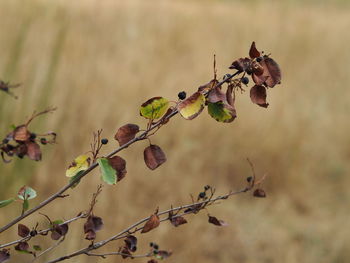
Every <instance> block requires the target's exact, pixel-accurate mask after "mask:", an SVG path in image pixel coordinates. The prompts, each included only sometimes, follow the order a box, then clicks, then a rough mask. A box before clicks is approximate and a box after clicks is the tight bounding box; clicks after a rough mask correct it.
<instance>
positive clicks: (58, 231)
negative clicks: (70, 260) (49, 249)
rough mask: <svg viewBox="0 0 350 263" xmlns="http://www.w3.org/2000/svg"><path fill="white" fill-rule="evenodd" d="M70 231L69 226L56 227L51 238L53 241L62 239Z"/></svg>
mask: <svg viewBox="0 0 350 263" xmlns="http://www.w3.org/2000/svg"><path fill="white" fill-rule="evenodd" d="M68 229H69V227H68V224H63V225H56V226H55V227H54V228H53V230H52V232H51V238H52V239H53V240H58V239H60V238H61V237H62V236H64V235H66V234H67V232H68Z"/></svg>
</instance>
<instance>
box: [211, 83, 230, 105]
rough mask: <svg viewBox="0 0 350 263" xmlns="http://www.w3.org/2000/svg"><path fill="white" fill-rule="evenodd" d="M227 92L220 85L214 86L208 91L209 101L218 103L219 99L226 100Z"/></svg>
mask: <svg viewBox="0 0 350 263" xmlns="http://www.w3.org/2000/svg"><path fill="white" fill-rule="evenodd" d="M226 100H227V99H226V94H225V93H224V92H223V91H222V90H221V88H220V87H217V88H214V89H212V90H211V91H209V93H208V98H207V101H208V102H210V103H216V102H218V101H222V102H225V101H226Z"/></svg>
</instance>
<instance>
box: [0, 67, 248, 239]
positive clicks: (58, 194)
mask: <svg viewBox="0 0 350 263" xmlns="http://www.w3.org/2000/svg"><path fill="white" fill-rule="evenodd" d="M240 73H242V72H241V71H237V72H236V73H234V74H232V75H230V76H229V77H227V78H225V79H224V80H223V81H221V82H219V83H218V84H217V85H215V88H216V87H220V86H222V85H223V84H224V83H226V82H227V81H229V80H230V79H232V78H233V77H235V76H236V75H238V74H240ZM176 114H178V110H177V109H175V110H174V111H173V112H172V113H170V114H169V115H168V116H167V117H166V118H165V119H160V120H159V121H157V122H155V123H154V124H152V125H150V127H149V128H148V129H147V130H146V131H144V132H143V133H141V134H140V135H139V136H137V137H135V138H134V139H132V140H130V141H129V142H127V143H125V144H124V145H122V146H120V147H119V148H117V149H115V150H114V151H112V152H111V153H109V154H108V155H107V156H106V157H107V158H109V157H112V156H113V155H115V154H117V153H118V152H120V151H122V150H124V149H126V148H127V147H129V146H130V145H131V144H134V143H135V142H137V141H141V140H144V139H145V138H146V137H147V135H148V133H149V132H151V131H153V130H154V129H156V128H157V127H158V126H161V125H162V124H163V123H164V121H168V120H169V119H171V118H172V117H174V116H175V115H176ZM97 166H98V164H97V163H96V162H94V163H92V164H91V165H90V167H89V168H88V169H86V170H85V171H84V172H82V173H81V174H80V176H78V177H77V178H76V180H73V181H72V182H70V183H68V184H67V185H65V186H64V187H62V188H61V189H60V190H58V191H57V192H56V193H55V194H53V195H51V196H50V197H48V198H47V199H46V200H44V201H42V202H41V203H40V204H38V205H37V206H36V207H34V208H32V209H30V210H27V211H26V212H25V213H24V214H23V215H21V216H18V217H17V218H15V219H13V220H12V221H11V222H9V223H8V224H7V225H5V226H3V227H2V228H0V233H2V232H4V231H5V230H7V229H9V228H10V227H12V226H13V225H15V224H17V223H18V222H20V221H21V220H23V219H24V218H26V217H27V216H29V215H31V214H33V213H34V212H36V211H38V210H39V209H41V208H43V207H44V206H46V205H47V204H49V203H51V202H52V201H54V200H55V199H57V198H58V197H59V196H61V195H62V194H63V193H64V192H66V191H67V190H68V189H69V188H71V187H72V186H73V185H74V184H75V183H76V182H77V181H79V180H80V179H82V178H83V177H85V176H86V175H87V174H89V173H90V172H91V171H92V170H94V169H95V168H96V167H97Z"/></svg>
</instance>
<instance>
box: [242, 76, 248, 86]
mask: <svg viewBox="0 0 350 263" xmlns="http://www.w3.org/2000/svg"><path fill="white" fill-rule="evenodd" d="M242 83H243V84H244V85H247V84H248V83H249V79H248V78H247V77H244V78H242Z"/></svg>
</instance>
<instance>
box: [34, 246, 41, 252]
mask: <svg viewBox="0 0 350 263" xmlns="http://www.w3.org/2000/svg"><path fill="white" fill-rule="evenodd" d="M33 249H34V250H35V251H41V250H42V249H41V246H39V245H34V246H33Z"/></svg>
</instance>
